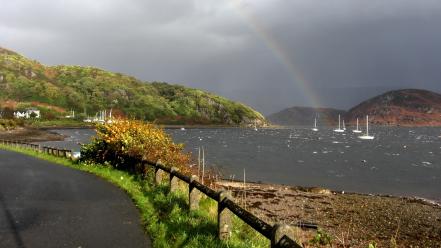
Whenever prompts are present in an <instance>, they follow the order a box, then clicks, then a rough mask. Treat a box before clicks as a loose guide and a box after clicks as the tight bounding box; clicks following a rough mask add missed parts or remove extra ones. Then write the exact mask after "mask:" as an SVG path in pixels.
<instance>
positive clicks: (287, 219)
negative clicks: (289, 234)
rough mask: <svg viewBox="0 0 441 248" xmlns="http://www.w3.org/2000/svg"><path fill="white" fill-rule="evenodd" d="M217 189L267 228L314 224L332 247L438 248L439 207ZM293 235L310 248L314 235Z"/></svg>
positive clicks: (264, 189) (308, 192)
mask: <svg viewBox="0 0 441 248" xmlns="http://www.w3.org/2000/svg"><path fill="white" fill-rule="evenodd" d="M218 185H219V186H221V187H223V188H226V189H229V190H231V191H232V192H233V195H234V196H235V198H236V201H237V202H238V203H240V204H242V205H243V206H246V208H247V209H248V210H249V211H251V212H252V213H254V214H255V215H257V216H258V217H260V218H262V219H264V220H265V221H267V222H269V223H271V224H274V223H286V224H291V225H295V224H297V223H299V222H308V223H316V224H317V225H318V227H319V229H320V230H321V233H324V234H326V235H328V236H330V237H331V244H332V247H363V248H366V247H368V246H369V244H374V243H375V244H376V246H375V247H441V206H440V204H439V203H436V202H431V201H427V200H423V199H418V198H408V197H393V196H378V195H364V194H356V193H349V194H348V193H342V192H333V191H330V190H328V189H323V188H304V187H293V186H285V185H274V184H256V183H250V184H249V183H247V184H246V187H245V189H246V190H245V194H244V187H243V184H242V183H239V182H228V181H221V182H218ZM244 195H246V197H244ZM244 198H245V199H244ZM294 235H295V236H296V237H298V238H299V239H300V242H301V243H303V245H304V246H305V247H315V246H314V245H312V244H311V242H310V241H311V240H312V239H313V238H314V236H316V231H315V230H312V231H311V230H309V231H308V230H301V229H296V233H295V234H294Z"/></svg>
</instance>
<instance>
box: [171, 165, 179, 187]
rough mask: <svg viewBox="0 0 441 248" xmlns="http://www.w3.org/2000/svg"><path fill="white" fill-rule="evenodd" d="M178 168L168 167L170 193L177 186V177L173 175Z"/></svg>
mask: <svg viewBox="0 0 441 248" xmlns="http://www.w3.org/2000/svg"><path fill="white" fill-rule="evenodd" d="M178 171H179V169H178V168H176V167H171V169H170V193H173V192H176V191H177V190H178V188H179V178H178V177H176V176H175V175H174V173H175V172H178Z"/></svg>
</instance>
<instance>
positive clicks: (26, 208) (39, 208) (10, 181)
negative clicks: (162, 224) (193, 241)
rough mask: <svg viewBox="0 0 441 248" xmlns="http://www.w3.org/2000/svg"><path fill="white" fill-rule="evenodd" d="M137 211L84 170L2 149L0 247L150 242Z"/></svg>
mask: <svg viewBox="0 0 441 248" xmlns="http://www.w3.org/2000/svg"><path fill="white" fill-rule="evenodd" d="M150 246H151V245H150V240H149V239H148V237H147V236H146V235H145V234H144V232H143V229H142V226H141V223H140V215H139V212H138V210H137V209H136V208H135V206H134V204H133V203H132V201H131V200H130V198H129V197H128V196H127V195H126V194H125V193H124V192H123V191H122V190H120V189H119V188H117V187H116V186H114V185H112V184H110V183H108V182H106V181H104V180H102V179H100V178H98V177H96V176H94V175H91V174H88V173H85V172H81V171H77V170H74V169H70V168H67V167H63V166H59V165H55V164H52V163H50V162H47V161H44V160H39V159H36V158H33V157H29V156H26V155H22V154H19V153H15V152H9V151H4V150H0V247H76V248H77V247H83V248H84V247H150Z"/></svg>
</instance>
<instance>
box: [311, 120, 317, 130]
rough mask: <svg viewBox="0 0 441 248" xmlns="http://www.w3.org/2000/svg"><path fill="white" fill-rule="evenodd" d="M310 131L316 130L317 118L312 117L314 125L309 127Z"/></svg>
mask: <svg viewBox="0 0 441 248" xmlns="http://www.w3.org/2000/svg"><path fill="white" fill-rule="evenodd" d="M311 130H312V131H314V132H317V131H318V128H317V118H314V127H313V128H311Z"/></svg>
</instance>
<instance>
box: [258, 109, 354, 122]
mask: <svg viewBox="0 0 441 248" xmlns="http://www.w3.org/2000/svg"><path fill="white" fill-rule="evenodd" d="M345 113H346V111H344V110H338V109H332V108H309V107H292V108H287V109H284V110H282V111H280V112H277V113H274V114H271V115H269V116H267V119H268V120H269V121H270V122H271V123H272V124H276V125H282V126H312V125H313V123H314V118H315V117H317V123H318V124H317V125H319V126H320V125H333V124H335V123H336V122H338V115H339V114H340V115H342V116H343V115H344V114H345Z"/></svg>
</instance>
